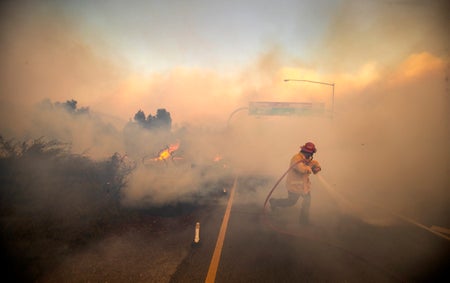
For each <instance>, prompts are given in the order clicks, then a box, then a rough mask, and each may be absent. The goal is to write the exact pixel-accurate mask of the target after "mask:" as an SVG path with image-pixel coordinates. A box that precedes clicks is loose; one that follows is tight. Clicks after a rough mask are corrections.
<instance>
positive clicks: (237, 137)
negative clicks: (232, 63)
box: [0, 1, 450, 215]
mask: <svg viewBox="0 0 450 283" xmlns="http://www.w3.org/2000/svg"><path fill="white" fill-rule="evenodd" d="M363 2H364V3H365V4H364V5H363V4H360V2H359V1H347V2H345V5H344V6H342V9H341V10H340V11H337V14H336V17H335V21H334V22H333V25H331V27H330V29H329V33H328V36H327V37H326V38H324V46H325V48H323V49H318V50H317V51H318V52H317V56H313V57H312V58H309V59H308V60H300V59H298V58H292V57H290V56H288V55H286V54H284V53H283V49H282V48H281V47H276V48H273V47H271V48H268V49H267V51H266V52H264V53H263V54H261V55H260V56H259V57H258V58H257V59H256V60H255V62H254V63H253V64H251V65H249V66H247V67H246V68H244V69H242V70H240V71H239V72H237V73H234V74H233V75H230V74H228V75H224V74H219V73H217V71H213V70H208V69H201V68H196V69H194V68H188V67H174V68H173V69H171V70H167V71H165V72H161V73H152V74H146V75H143V74H137V73H133V72H132V71H131V69H129V68H128V67H127V65H126V64H123V63H124V62H121V61H120V60H121V58H117V57H114V58H113V59H111V58H112V57H111V56H110V55H111V54H112V53H111V52H110V51H109V50H107V49H104V48H103V49H102V48H101V47H98V46H97V47H96V48H97V49H95V48H92V47H91V46H89V45H88V44H86V43H85V42H84V41H83V38H82V37H81V36H80V34H79V33H77V31H76V29H75V28H73V26H72V23H71V22H69V21H68V20H67V19H65V18H64V17H63V16H62V15H60V14H59V13H58V11H57V10H55V9H50V8H48V7H47V8H42V7H41V9H39V10H37V11H36V12H33V11H34V10H33V9H32V8H33V6H32V5H31V4H30V5H28V6H27V5H26V4H21V5H17V6H16V5H13V4H10V6H5V8H4V9H3V13H4V17H2V32H1V41H2V43H3V44H2V52H1V55H0V56H1V57H0V58H1V62H2V65H3V68H2V71H1V76H0V80H1V84H0V85H1V93H2V95H1V111H0V113H1V114H0V115H1V117H0V118H1V119H0V128H1V131H2V134H3V135H6V136H13V137H17V138H19V139H20V138H25V139H26V138H39V137H41V136H48V137H49V138H58V139H61V140H62V141H63V142H69V143H71V144H72V149H73V150H74V151H75V152H77V153H83V154H86V155H87V156H90V157H93V158H100V157H104V156H108V155H109V156H110V155H112V154H113V153H114V152H121V153H122V154H127V155H128V156H129V158H131V159H133V160H134V161H135V162H136V163H137V164H139V166H138V167H137V169H136V171H135V172H134V173H133V174H132V175H131V176H130V180H129V182H128V187H127V190H126V193H129V194H128V195H127V199H128V200H129V201H130V202H133V201H139V200H140V199H143V200H145V201H150V202H155V203H165V202H171V201H174V200H177V199H181V198H183V197H184V196H185V195H186V196H188V195H190V194H191V193H192V194H195V193H198V190H199V186H201V185H204V184H203V183H200V182H201V181H202V180H205V179H206V180H207V181H208V180H214V179H215V178H217V179H219V178H221V177H222V176H223V175H227V174H230V172H231V173H232V175H233V174H234V175H238V174H241V175H245V174H263V175H269V176H273V177H274V178H275V177H277V176H279V175H281V174H282V173H283V172H284V170H286V169H287V166H288V161H289V158H290V157H291V155H292V154H293V153H295V152H296V151H297V150H298V149H299V146H300V145H301V144H303V143H304V142H306V141H313V142H315V143H316V144H317V146H318V148H319V152H318V153H317V155H316V158H317V159H318V160H319V161H321V162H322V163H323V168H324V170H323V172H322V173H321V174H322V175H323V176H324V178H326V180H327V181H329V182H330V183H331V184H335V185H336V189H337V190H339V191H341V192H342V193H346V194H348V195H352V197H354V198H357V197H358V198H363V199H364V198H365V199H371V200H374V201H383V203H385V204H386V205H388V206H389V207H390V208H392V209H396V210H400V211H402V210H405V211H408V212H409V213H410V214H411V215H417V214H420V210H419V209H424V207H428V208H430V207H433V208H432V209H433V210H436V211H442V210H443V209H444V207H445V205H446V204H448V196H447V195H448V194H446V192H445V190H446V188H447V187H448V185H449V180H448V177H447V176H446V174H447V172H448V169H449V154H448V150H446V145H447V144H448V142H449V122H448V121H449V120H450V119H448V118H449V117H448V116H449V95H448V36H447V35H445V33H444V32H445V26H448V25H445V23H446V21H448V20H447V18H446V17H445V15H444V14H443V13H444V12H443V11H446V9H444V8H446V4H445V3H444V1H442V2H440V1H436V2H433V3H430V4H427V3H428V2H425V1H424V2H420V1H416V2H414V3H417V4H416V5H412V4H411V5H406V3H408V2H406V1H390V2H389V1H387V2H389V3H388V4H383V5H384V6H383V5H381V6H380V5H375V4H373V5H369V6H367V5H368V1H363ZM405 6H406V7H405ZM380 7H381V8H380ZM369 11H370V12H369ZM7 12H8V13H7ZM358 15H361V16H358ZM364 15H366V16H367V15H370V17H368V18H367V17H364ZM397 16H398V17H399V18H398V17H397ZM396 19H397V20H398V21H399V23H398V24H397V22H395V20H396ZM394 27H395V28H394ZM400 30H405V32H400ZM406 31H407V32H406ZM412 31H414V32H412ZM103 47H104V46H103ZM98 50H102V51H103V53H102V54H100V53H99V52H98ZM297 78H298V79H308V80H312V81H322V82H329V83H335V88H334V92H332V88H331V87H330V86H329V85H319V84H311V83H310V84H308V83H302V82H284V80H285V79H297ZM333 98H334V102H335V103H334V105H333V104H332V99H333ZM45 99H50V101H51V102H52V103H55V102H65V101H67V100H70V99H74V100H76V101H77V102H78V105H79V106H80V107H89V110H90V115H78V116H76V117H75V116H73V115H71V114H69V113H66V112H64V111H60V110H52V111H51V112H49V111H42V109H39V110H36V105H37V104H39V103H40V102H42V101H43V100H45ZM250 101H292V102H318V103H325V106H326V111H327V114H326V115H325V116H324V117H309V116H303V117H296V116H285V117H257V116H251V115H248V112H247V111H246V110H245V109H243V110H241V111H237V112H234V111H235V110H237V109H241V108H243V107H248V103H249V102H250ZM332 106H334V112H333V113H331V110H332ZM161 108H164V109H166V110H167V111H168V112H170V114H171V118H172V128H171V131H170V132H168V133H167V132H166V133H161V132H160V133H154V132H151V131H147V130H146V129H142V128H139V127H131V128H130V127H128V128H126V125H127V124H129V123H131V124H133V123H134V121H133V117H134V115H135V113H136V112H137V111H138V110H139V109H142V110H143V111H144V112H145V113H146V114H149V113H151V114H152V115H154V114H155V111H157V109H161ZM231 113H234V114H233V115H231ZM117 117H119V118H117ZM331 117H332V118H331ZM127 121H128V122H127ZM125 129H126V130H125ZM177 142H180V148H179V150H178V151H177V152H176V154H175V156H174V157H180V159H175V158H174V160H169V161H167V162H166V161H163V162H160V163H156V164H148V160H147V161H146V162H143V161H142V160H143V158H144V157H149V156H150V157H152V158H154V157H156V156H157V155H158V152H159V151H160V150H162V149H164V148H165V147H167V146H169V145H171V144H174V143H177ZM216 156H221V157H222V158H223V159H222V163H221V165H219V166H218V167H221V166H222V165H226V167H227V168H228V169H227V170H215V169H216V168H215V169H214V170H209V171H208V170H206V171H205V167H208V166H212V167H217V164H216V163H214V161H213V160H214V158H215V157H216ZM177 162H178V163H177ZM230 168H231V169H230ZM205 172H207V173H205ZM174 176H176V177H174ZM159 177H161V178H159ZM160 181H161V183H159V182H160ZM317 186H319V184H317ZM267 189H269V188H267ZM265 193H266V191H261V195H264V194H265Z"/></svg>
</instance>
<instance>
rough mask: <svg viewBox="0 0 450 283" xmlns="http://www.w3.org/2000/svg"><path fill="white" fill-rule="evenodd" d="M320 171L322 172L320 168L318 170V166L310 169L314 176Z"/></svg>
mask: <svg viewBox="0 0 450 283" xmlns="http://www.w3.org/2000/svg"><path fill="white" fill-rule="evenodd" d="M320 170H322V168H320V166H313V168H312V172H313V173H314V174H317V173H319V172H320Z"/></svg>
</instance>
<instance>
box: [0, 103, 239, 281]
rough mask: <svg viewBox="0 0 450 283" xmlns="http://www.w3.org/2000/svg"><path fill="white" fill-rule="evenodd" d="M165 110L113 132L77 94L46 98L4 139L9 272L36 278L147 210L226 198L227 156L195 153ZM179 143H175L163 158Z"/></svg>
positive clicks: (181, 211) (173, 210)
mask: <svg viewBox="0 0 450 283" xmlns="http://www.w3.org/2000/svg"><path fill="white" fill-rule="evenodd" d="M163 112H164V111H159V112H158V111H157V115H155V116H153V115H148V116H147V117H145V119H144V120H139V119H134V120H133V121H130V122H129V123H127V124H126V125H125V127H124V128H123V130H117V129H116V128H115V127H114V126H113V125H112V124H108V123H106V122H104V121H103V120H102V119H101V117H100V116H98V114H96V113H94V112H91V111H90V109H89V107H78V106H77V101H76V100H73V99H72V100H67V101H66V102H51V101H49V100H45V101H43V102H42V103H40V104H38V105H36V107H35V109H34V111H33V114H32V117H33V119H32V122H31V124H32V125H33V126H34V127H32V128H29V129H27V130H26V131H25V135H24V136H22V139H18V138H12V137H6V136H1V137H0V172H1V173H0V207H1V212H0V214H1V215H0V216H1V218H0V225H1V229H2V233H1V237H2V240H1V249H2V257H3V260H4V262H6V263H7V266H6V268H5V269H4V270H5V272H7V273H8V274H10V275H11V276H13V277H14V278H17V279H22V280H25V281H34V280H36V279H37V278H39V277H40V276H42V275H43V274H45V273H46V272H48V271H49V270H50V269H51V268H53V267H55V266H56V265H57V264H58V262H59V261H60V260H61V259H63V258H64V257H65V256H67V255H69V254H71V253H73V252H74V251H76V250H78V249H80V248H82V247H84V246H85V245H87V244H88V243H90V242H93V241H96V240H99V239H101V238H102V237H104V236H105V235H107V234H108V233H110V232H111V231H116V230H118V229H119V230H120V229H121V228H120V227H123V226H124V225H125V226H126V225H128V223H134V222H136V221H138V222H139V220H138V219H140V218H141V217H149V216H151V217H154V218H155V219H158V218H164V217H168V216H171V217H172V216H175V217H177V216H183V215H186V214H190V213H192V212H193V211H194V210H195V209H197V208H199V207H201V206H202V205H206V204H212V203H214V199H219V198H221V197H222V196H223V195H224V194H223V193H221V189H222V188H223V187H224V186H230V182H231V181H232V180H231V181H230V178H229V177H230V171H229V170H227V168H226V166H225V165H224V163H223V160H220V158H219V157H217V158H218V159H217V160H214V158H215V156H213V155H211V158H209V156H208V154H205V153H197V158H193V156H195V155H196V153H195V152H192V151H191V150H190V149H189V147H187V144H184V143H181V142H180V139H183V132H184V130H175V131H173V132H171V131H170V126H171V123H170V119H169V118H170V113H168V112H164V113H163ZM138 113H140V112H139V111H138ZM161 113H163V114H161ZM158 114H159V115H160V116H158ZM161 115H162V116H161ZM162 117H163V118H162ZM161 125H163V126H161ZM160 126H161V127H160ZM184 134H186V133H184ZM37 135H40V137H37V138H35V136H37ZM26 137H29V138H28V139H26ZM175 143H176V144H177V145H178V146H179V148H177V149H176V150H174V151H173V152H169V153H168V155H162V153H163V152H165V150H167V149H168V147H170V146H172V144H175ZM126 149H128V151H125V150H126ZM197 149H200V148H199V147H197ZM204 150H205V151H207V152H208V153H209V152H212V151H211V149H207V148H206V147H205V148H204ZM201 156H203V157H201ZM206 156H208V158H206ZM155 221H156V220H155ZM152 223H158V221H156V222H152ZM155 229H158V227H155Z"/></svg>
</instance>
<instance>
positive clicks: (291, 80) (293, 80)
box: [284, 79, 334, 115]
mask: <svg viewBox="0 0 450 283" xmlns="http://www.w3.org/2000/svg"><path fill="white" fill-rule="evenodd" d="M284 81H285V82H307V83H314V84H321V85H329V86H331V87H332V90H333V92H332V95H331V115H333V114H334V83H326V82H318V81H311V80H297V79H286V80H284Z"/></svg>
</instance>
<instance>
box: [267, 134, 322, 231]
mask: <svg viewBox="0 0 450 283" xmlns="http://www.w3.org/2000/svg"><path fill="white" fill-rule="evenodd" d="M316 152H317V149H316V146H315V145H314V143H312V142H307V143H305V145H303V146H301V147H300V151H299V152H298V153H296V154H295V155H294V156H293V157H292V158H291V163H290V167H291V168H290V170H289V172H288V174H287V179H286V188H287V193H288V196H287V198H283V199H275V198H271V199H270V200H269V203H270V207H271V210H272V211H273V212H275V211H277V208H278V207H289V206H293V205H295V204H296V203H297V201H298V199H299V198H300V197H302V199H303V200H302V204H301V210H300V219H299V221H300V224H309V208H310V205H311V181H310V180H309V175H311V174H317V173H319V172H320V170H321V168H320V164H319V162H317V161H316V160H313V155H314V153H316Z"/></svg>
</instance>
